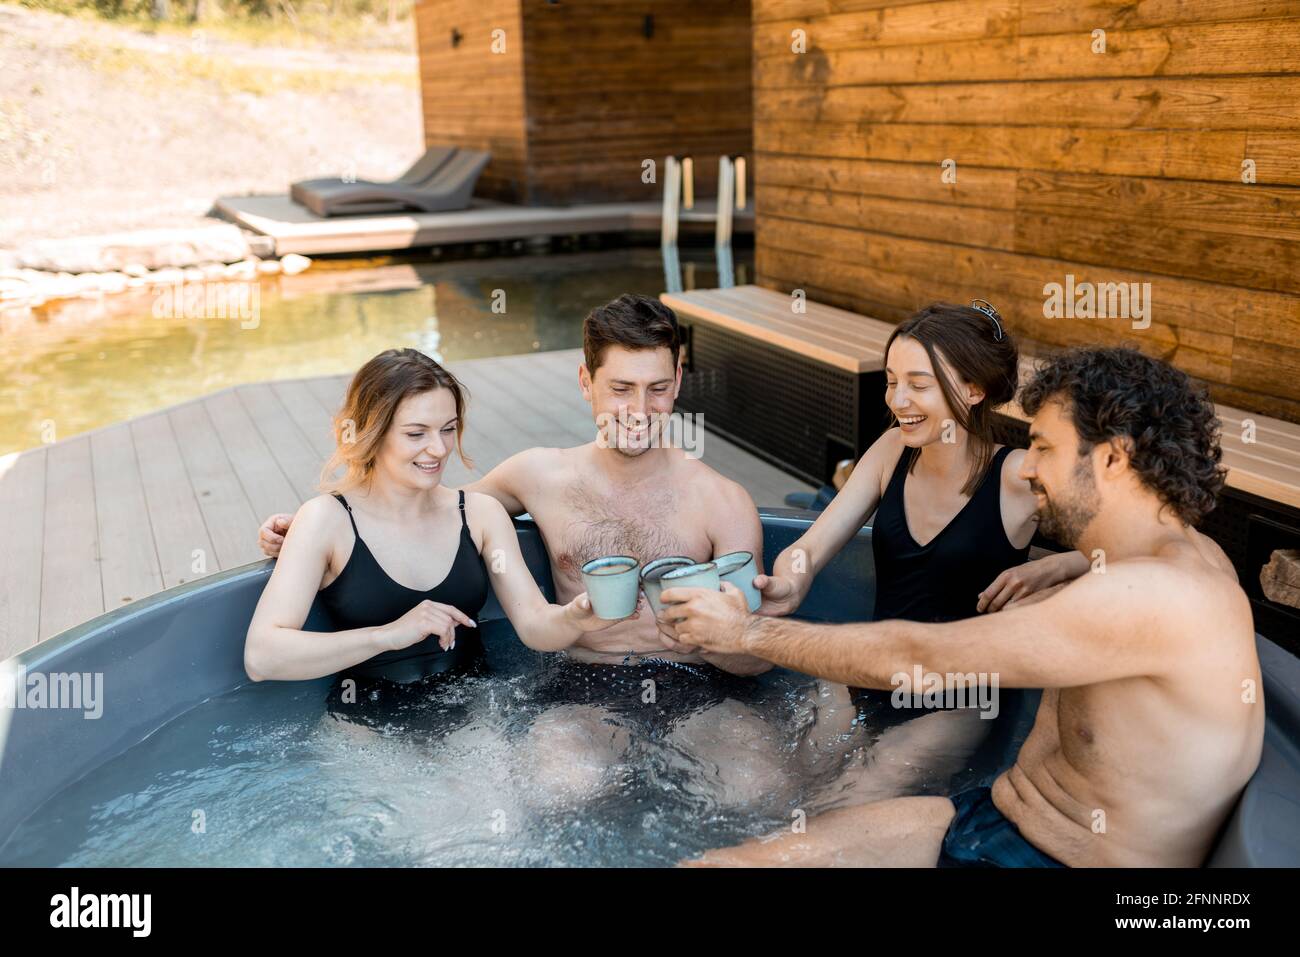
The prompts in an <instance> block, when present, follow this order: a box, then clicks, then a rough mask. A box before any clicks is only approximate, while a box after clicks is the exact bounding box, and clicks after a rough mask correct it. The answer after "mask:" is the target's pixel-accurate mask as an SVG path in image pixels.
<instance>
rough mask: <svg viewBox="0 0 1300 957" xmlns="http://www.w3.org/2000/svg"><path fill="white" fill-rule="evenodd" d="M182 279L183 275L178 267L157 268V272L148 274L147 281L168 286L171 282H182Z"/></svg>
mask: <svg viewBox="0 0 1300 957" xmlns="http://www.w3.org/2000/svg"><path fill="white" fill-rule="evenodd" d="M184 279H185V276H184V274H183V273H182V272H181V271H180V270H179V269H159V270H158V271H157V272H155V273H150V274H149V281H150V282H151V283H153V284H154V285H162V286H170V285H171V284H172V283H177V282H182V281H183V280H184Z"/></svg>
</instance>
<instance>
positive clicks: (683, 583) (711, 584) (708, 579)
mask: <svg viewBox="0 0 1300 957" xmlns="http://www.w3.org/2000/svg"><path fill="white" fill-rule="evenodd" d="M721 581H722V579H720V578H719V577H718V566H717V565H715V564H713V562H700V563H699V564H698V565H683V566H681V567H680V568H674V569H673V570H672V571H668V572H664V573H663V575H662V576H660V578H659V584H660V587H661V590H663V591H666V590H667V589H669V588H707V589H709V590H710V591H717V590H718V588H719V587H720V584H719V583H720V582H721ZM660 601H661V604H663V603H664V602H663V601H662V597H661V599H660Z"/></svg>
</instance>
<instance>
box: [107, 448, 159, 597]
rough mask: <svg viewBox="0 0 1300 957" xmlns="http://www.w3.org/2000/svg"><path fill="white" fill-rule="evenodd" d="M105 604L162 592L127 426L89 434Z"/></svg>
mask: <svg viewBox="0 0 1300 957" xmlns="http://www.w3.org/2000/svg"><path fill="white" fill-rule="evenodd" d="M90 452H91V457H92V459H93V471H94V476H95V514H96V517H97V519H98V537H99V557H100V578H101V580H102V582H103V594H104V608H105V610H112V609H114V608H117V607H119V606H121V605H126V604H129V603H130V602H133V601H135V600H136V599H138V598H143V597H144V596H146V595H152V594H153V593H154V592H156V591H160V590H162V587H163V584H162V581H163V580H162V570H161V568H160V566H159V563H158V551H157V549H156V548H154V541H153V528H152V523H151V521H150V517H149V508H148V506H147V505H146V504H145V496H144V485H143V483H142V481H141V478H140V468H139V465H138V464H137V462H136V457H135V442H134V441H132V438H131V428H130V426H129V425H117V426H112V427H110V428H107V429H99V430H97V431H95V432H92V433H90Z"/></svg>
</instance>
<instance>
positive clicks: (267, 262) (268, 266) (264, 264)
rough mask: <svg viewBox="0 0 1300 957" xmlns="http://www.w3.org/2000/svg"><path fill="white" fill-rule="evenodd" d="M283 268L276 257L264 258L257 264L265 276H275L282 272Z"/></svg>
mask: <svg viewBox="0 0 1300 957" xmlns="http://www.w3.org/2000/svg"><path fill="white" fill-rule="evenodd" d="M281 268H283V267H281V265H280V263H279V262H278V261H277V260H274V259H264V260H262V261H261V262H260V263H258V264H257V271H258V272H260V273H261V274H262V275H263V276H274V275H276V273H278V272H280V270H281Z"/></svg>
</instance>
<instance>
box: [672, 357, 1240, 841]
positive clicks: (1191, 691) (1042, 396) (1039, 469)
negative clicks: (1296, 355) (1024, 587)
mask: <svg viewBox="0 0 1300 957" xmlns="http://www.w3.org/2000/svg"><path fill="white" fill-rule="evenodd" d="M1021 405H1022V407H1023V408H1024V410H1025V411H1026V412H1027V413H1028V414H1030V415H1032V416H1033V422H1032V424H1031V426H1030V443H1031V444H1030V448H1029V451H1028V453H1027V454H1026V456H1025V459H1024V463H1023V465H1022V466H1021V476H1022V477H1023V478H1024V479H1025V480H1026V481H1028V482H1030V484H1031V486H1032V487H1033V489H1034V491H1035V492H1036V493H1037V495H1038V512H1039V515H1040V517H1041V521H1042V526H1043V528H1044V531H1046V532H1048V533H1049V534H1051V536H1052V537H1054V538H1055V539H1056V540H1058V541H1059V542H1061V543H1062V544H1063V545H1066V546H1073V547H1075V548H1078V549H1079V550H1081V551H1082V552H1083V553H1084V555H1087V556H1090V557H1091V559H1092V570H1093V574H1085V575H1083V576H1082V577H1081V578H1078V579H1076V580H1075V581H1073V582H1071V583H1069V584H1066V585H1062V586H1058V588H1057V589H1056V590H1054V593H1050V594H1049V593H1048V592H1042V593H1039V594H1038V595H1036V596H1034V598H1035V599H1037V600H1034V601H1026V602H1022V603H1018V604H1017V605H1016V606H1014V607H1012V608H1010V609H1009V610H1006V611H1002V612H999V613H997V614H995V615H985V616H980V617H978V618H969V619H965V620H962V621H956V622H952V623H948V624H920V623H916V622H905V621H882V622H873V623H868V624H851V625H818V624H812V623H805V622H799V621H792V620H789V619H784V618H760V617H758V616H751V615H748V614H747V613H746V609H745V603H744V600H743V598H740V597H738V594H737V593H736V592H735V591H734V590H728V591H725V592H719V593H707V592H704V591H699V590H690V589H677V590H676V592H677V593H676V594H674V593H673V590H668V591H665V592H664V595H663V599H664V601H666V602H667V601H684V602H685V603H684V604H681V605H677V606H675V607H676V608H677V609H679V621H678V626H677V630H678V634H679V635H681V636H682V640H685V641H690V642H691V643H693V644H695V645H699V646H701V647H704V648H708V649H710V650H712V651H716V652H727V653H733V654H751V655H756V656H759V657H762V658H766V659H768V660H770V661H773V662H775V663H776V664H779V665H783V666H785V667H788V668H794V669H797V670H799V671H804V672H808V673H810V674H814V675H818V676H819V677H823V678H827V679H829V680H831V681H838V682H843V683H845V684H848V685H855V686H859V687H868V688H882V689H889V688H891V687H893V686H894V684H896V683H897V682H896V681H895V680H894V679H895V676H897V675H899V674H904V675H907V674H912V673H913V670H914V669H915V668H917V667H918V666H919V668H920V669H921V670H922V671H924V672H926V673H928V674H939V675H963V676H965V675H974V674H988V675H992V674H996V675H997V676H998V678H999V681H1000V684H1001V685H1002V686H1004V687H1024V688H1043V689H1045V690H1044V692H1043V698H1042V704H1041V705H1040V707H1039V710H1038V715H1037V718H1036V720H1035V723H1034V728H1033V730H1032V732H1031V733H1030V735H1029V737H1028V738H1027V739H1026V741H1025V743H1024V745H1023V746H1022V747H1021V749H1020V752H1019V754H1018V755H1017V757H1016V761H1015V764H1014V766H1013V767H1011V768H1010V769H1009V770H1008V771H1006V772H1004V773H1003V774H1001V775H1000V776H999V777H998V778H997V779H996V780H995V781H994V782H993V786H992V788H991V789H989V788H977V789H974V790H971V791H965V792H962V793H961V794H957V795H954V796H953V797H952V798H951V799H949V798H945V797H905V798H896V799H893V800H888V801H879V802H876V803H873V804H865V805H861V806H858V807H852V808H844V809H841V810H835V811H831V812H828V813H826V814H823V815H821V816H820V817H816V818H813V819H810V820H809V821H808V822H807V830H806V833H803V834H784V835H781V836H779V837H776V838H772V839H768V840H764V841H751V842H749V843H747V844H743V845H741V846H739V847H736V848H730V849H725V850H721V851H713V852H710V854H708V855H706V859H705V861H704V863H717V864H725V863H746V864H776V863H802V864H819V863H820V864H835V863H845V864H911V865H928V864H934V863H935V862H936V860H937V861H938V863H939V864H940V865H956V866H1024V865H1029V866H1059V865H1061V864H1065V865H1069V866H1088V865H1102V866H1150V865H1164V866H1197V865H1199V864H1201V863H1203V862H1204V860H1205V858H1206V856H1207V855H1208V854H1209V851H1210V849H1211V846H1212V844H1213V841H1214V838H1215V835H1216V834H1217V833H1218V831H1219V829H1220V827H1221V826H1222V824H1223V822H1224V820H1225V819H1226V817H1227V815H1228V814H1229V813H1230V812H1231V810H1232V807H1233V805H1234V803H1235V801H1236V800H1237V797H1238V795H1239V794H1240V792H1241V789H1242V788H1243V787H1244V786H1245V784H1246V782H1247V781H1248V780H1249V779H1250V776H1251V775H1252V774H1253V773H1254V771H1255V768H1256V766H1257V765H1258V763H1259V756H1260V749H1261V746H1262V741H1263V732H1264V706H1263V701H1262V697H1261V696H1260V695H1259V693H1258V689H1259V687H1260V671H1259V660H1258V658H1257V657H1256V652H1255V635H1254V628H1253V624H1252V619H1251V611H1250V603H1249V601H1248V600H1247V598H1246V595H1245V593H1244V592H1243V591H1242V590H1241V588H1240V587H1239V586H1238V584H1237V579H1236V575H1235V573H1234V572H1233V570H1232V567H1231V565H1230V563H1229V562H1228V560H1227V558H1226V557H1225V556H1224V554H1223V552H1222V551H1221V550H1220V549H1219V548H1218V547H1217V546H1216V545H1214V544H1213V543H1212V542H1211V541H1210V540H1209V539H1207V538H1206V537H1205V536H1203V535H1201V534H1199V533H1198V532H1196V531H1195V529H1194V528H1193V527H1192V526H1193V525H1194V524H1195V523H1196V522H1197V521H1199V520H1200V519H1201V518H1202V517H1203V516H1204V515H1205V514H1206V513H1207V512H1209V511H1210V509H1212V508H1213V507H1214V501H1215V496H1216V495H1217V493H1218V492H1219V490H1220V488H1221V487H1222V485H1223V477H1224V473H1223V469H1222V467H1221V466H1220V465H1219V458H1220V453H1219V447H1218V421H1217V418H1216V417H1215V414H1214V410H1213V407H1212V406H1211V404H1210V403H1209V401H1208V399H1207V398H1206V396H1205V395H1204V393H1203V392H1202V391H1200V390H1198V389H1195V388H1193V387H1192V384H1191V382H1190V381H1189V380H1188V378H1187V376H1186V375H1184V374H1183V373H1182V372H1179V371H1178V370H1176V369H1174V368H1172V367H1171V366H1169V365H1167V364H1165V363H1162V362H1158V361H1156V360H1154V359H1150V358H1147V357H1146V356H1143V355H1142V354H1141V353H1139V352H1137V351H1135V350H1132V349H1079V350H1073V351H1069V352H1066V353H1063V354H1062V355H1060V356H1058V357H1056V358H1055V359H1053V360H1052V361H1050V362H1048V363H1047V364H1046V365H1045V366H1044V367H1043V368H1042V369H1041V370H1039V372H1038V373H1037V375H1036V377H1035V378H1034V379H1033V380H1032V381H1031V382H1030V383H1028V384H1027V385H1026V387H1025V389H1024V390H1023V392H1022V394H1021Z"/></svg>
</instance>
